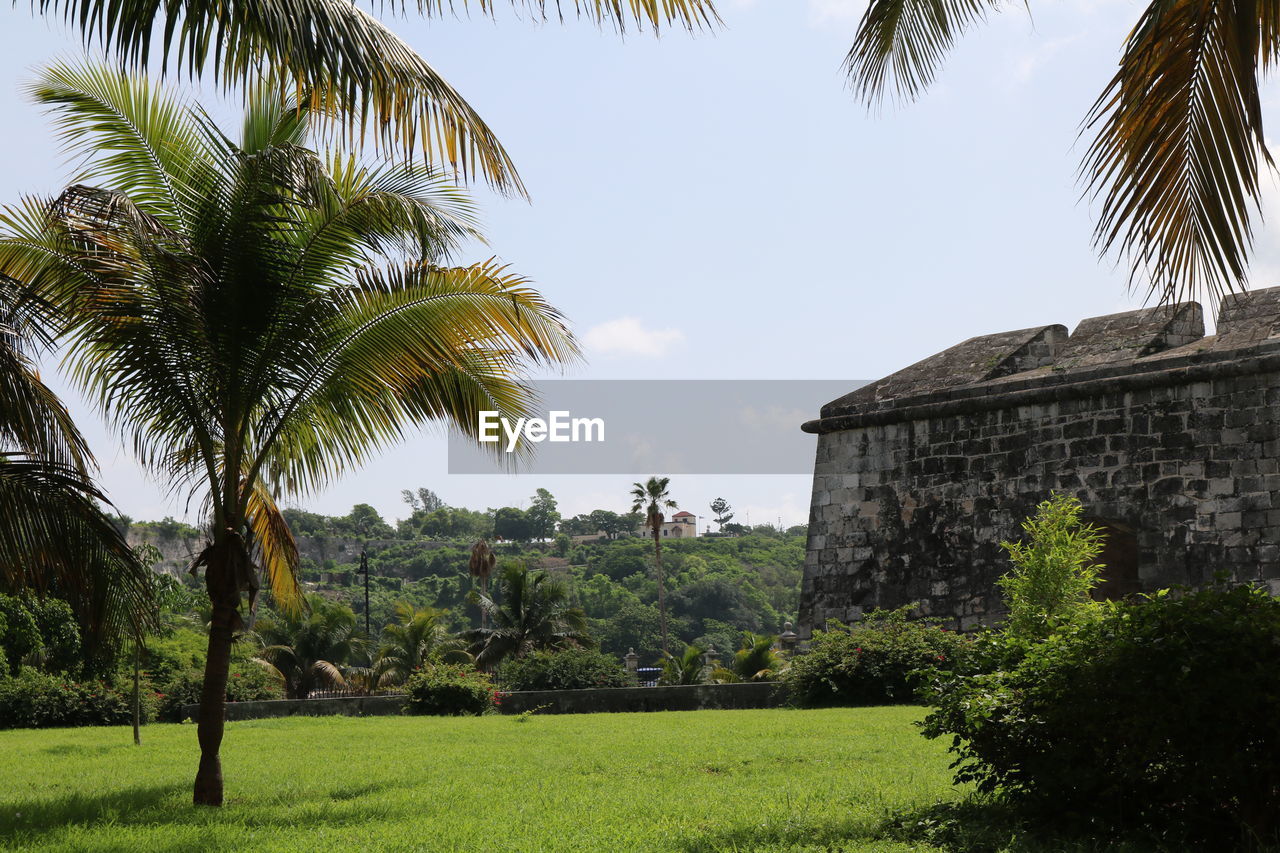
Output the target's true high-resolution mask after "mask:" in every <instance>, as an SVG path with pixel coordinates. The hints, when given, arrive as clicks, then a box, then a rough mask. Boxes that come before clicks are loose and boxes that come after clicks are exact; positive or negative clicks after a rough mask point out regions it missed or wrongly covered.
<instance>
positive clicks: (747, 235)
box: [0, 0, 1280, 526]
mask: <svg viewBox="0 0 1280 853" xmlns="http://www.w3.org/2000/svg"><path fill="white" fill-rule="evenodd" d="M864 5H865V4H864V3H863V2H862V0H722V2H721V4H720V5H719V7H718V8H719V9H720V12H721V15H722V17H723V18H724V21H725V26H724V27H723V28H722V29H719V30H718V31H716V32H714V33H701V34H697V35H693V36H691V35H689V34H686V33H684V32H681V31H675V32H670V33H665V32H664V34H663V35H662V37H661V38H660V39H654V38H653V37H651V36H649V35H648V34H636V33H628V35H627V36H626V38H625V39H623V38H620V37H618V36H617V35H616V34H614V33H612V32H607V31H606V32H602V31H599V30H597V29H595V28H594V27H592V26H591V25H590V24H588V23H586V22H579V21H574V20H569V21H566V22H565V23H564V24H563V25H561V24H559V23H546V24H542V23H538V22H531V21H529V20H528V19H527V17H526V18H523V19H522V18H521V17H520V16H518V15H516V14H514V13H512V12H510V11H508V10H502V11H500V12H499V13H498V15H497V16H496V19H494V20H491V19H488V18H484V17H480V16H478V15H477V16H472V17H471V18H469V19H468V18H465V17H463V18H456V19H453V18H451V19H445V20H438V21H425V20H423V19H421V18H419V17H417V16H416V15H410V16H408V17H404V18H398V17H385V18H384V20H386V21H387V23H388V25H389V26H390V27H391V28H392V29H393V30H394V31H395V32H397V33H398V34H399V35H401V37H403V38H404V39H405V40H406V41H407V42H408V43H409V44H410V45H411V46H412V47H414V48H415V49H416V50H418V51H419V53H420V54H421V55H422V56H424V57H425V58H426V59H427V60H428V61H429V62H430V63H431V64H432V65H433V66H434V67H435V68H437V69H438V70H439V71H440V72H441V73H443V74H444V76H445V77H446V79H448V80H449V81H450V82H451V83H452V84H453V85H454V86H455V87H456V88H457V89H458V90H459V91H460V92H461V93H462V94H463V95H464V96H465V97H466V98H467V99H468V100H469V101H470V103H471V104H472V105H473V106H475V107H476V108H477V109H478V110H479V112H480V114H481V115H482V116H484V117H485V119H486V121H487V122H488V123H489V124H490V126H491V127H492V128H494V130H495V131H496V132H497V134H498V136H499V138H500V139H502V141H503V142H504V144H505V145H506V147H507V149H508V150H509V152H510V153H511V154H512V156H513V158H514V159H515V162H516V164H517V167H518V168H519V170H520V174H521V176H522V177H523V179H524V182H525V184H526V186H527V187H528V189H529V191H530V195H531V197H532V198H531V201H528V202H526V201H524V200H519V199H508V198H502V197H498V196H495V195H494V194H492V193H490V192H488V191H486V190H485V189H484V188H483V187H477V188H475V195H476V198H477V199H478V201H479V202H480V204H481V208H482V211H483V218H484V221H485V224H486V230H487V234H488V236H489V245H488V246H487V247H486V246H474V247H472V248H473V252H472V255H471V258H470V259H473V260H483V259H484V258H487V257H488V256H490V255H497V256H498V257H500V258H501V259H502V260H504V261H506V262H509V263H510V264H511V265H512V266H513V268H514V269H516V270H518V271H520V272H522V273H524V274H525V275H527V276H529V277H530V278H531V279H533V281H534V282H536V284H537V286H538V288H539V289H540V290H541V291H542V292H543V294H544V295H545V296H546V297H547V298H548V299H549V300H550V301H551V302H552V303H553V304H554V305H556V306H557V307H558V308H560V309H561V310H562V311H563V312H564V313H565V314H566V315H567V316H568V317H569V318H570V320H571V322H572V324H573V328H574V330H575V332H576V333H577V334H578V335H579V337H580V339H581V341H582V342H583V345H584V350H585V355H586V364H584V365H583V366H580V367H577V368H575V369H574V370H573V371H572V372H571V374H569V375H570V376H572V377H573V378H584V379H680V378H685V379H690V378H697V379H832V380H848V381H849V384H850V389H852V387H853V386H854V384H855V383H856V382H857V381H858V380H869V379H874V378H877V377H880V376H883V375H886V374H888V373H891V372H893V371H895V370H897V369H899V368H901V367H904V366H906V365H908V364H910V363H912V362H915V361H918V360H920V359H921V358H924V357H926V356H928V355H931V354H932V353H934V352H937V351H939V350H942V349H945V348H946V347H948V346H951V345H952V344H955V343H958V342H960V341H961V340H964V339H966V338H969V337H972V336H974V335H980V334H986V333H991V332H998V331H1004V330H1008V329H1017V328H1025V327H1029V326H1035V325H1043V324H1047V323H1063V324H1065V325H1067V326H1069V327H1074V326H1075V325H1076V324H1077V323H1078V322H1079V321H1080V320H1081V319H1083V318H1086V317H1091V316H1096V315H1100V314H1108V313H1112V312H1116V311H1124V310H1129V309H1131V308H1138V307H1142V305H1143V304H1144V297H1145V294H1144V293H1142V292H1137V293H1133V292H1130V291H1129V289H1128V287H1127V273H1126V270H1125V269H1124V268H1119V267H1117V266H1116V265H1115V262H1114V258H1111V259H1102V260H1100V259H1099V258H1098V257H1097V255H1096V254H1095V252H1094V250H1093V248H1092V246H1091V232H1092V227H1093V215H1094V213H1095V212H1096V210H1095V208H1094V207H1091V205H1090V204H1089V203H1088V201H1087V200H1086V199H1082V198H1081V187H1080V185H1079V183H1078V181H1077V167H1078V164H1079V160H1080V157H1081V155H1082V154H1083V151H1084V149H1085V147H1086V145H1087V138H1081V137H1080V135H1079V133H1080V122H1081V119H1082V118H1083V117H1084V115H1085V113H1086V112H1087V110H1088V108H1089V107H1090V105H1091V104H1092V102H1093V100H1094V99H1095V98H1096V97H1097V95H1098V93H1099V92H1100V91H1101V90H1102V88H1103V86H1104V85H1105V83H1106V81H1107V80H1108V78H1109V77H1110V75H1111V74H1112V73H1113V71H1114V68H1115V64H1116V61H1117V59H1118V57H1119V48H1120V44H1121V41H1122V39H1123V37H1124V35H1125V33H1126V32H1127V31H1128V29H1129V27H1131V26H1132V24H1133V22H1134V21H1135V20H1136V18H1137V16H1138V14H1139V12H1140V11H1141V8H1142V7H1141V5H1140V4H1136V3H1132V2H1113V0H1067V2H1062V3H1055V4H1043V5H1039V6H1035V8H1033V9H1032V14H1028V12H1027V10H1026V9H1023V8H1021V6H1020V4H1009V6H1010V8H1009V10H1008V11H1006V12H1004V13H1003V14H1000V15H996V16H995V17H993V18H992V19H991V20H990V21H989V22H987V23H986V24H984V25H982V26H979V27H976V28H974V29H973V31H972V32H970V33H968V34H966V35H965V36H964V37H963V38H962V39H960V41H959V43H958V44H957V46H956V49H955V50H954V51H953V53H952V55H951V56H950V57H949V59H948V61H947V63H946V64H945V66H944V67H943V68H942V70H941V73H940V74H939V79H938V80H937V81H936V83H935V85H934V86H933V87H932V88H931V89H930V90H929V91H928V92H927V93H926V94H925V95H924V96H923V97H922V98H920V99H919V100H917V101H915V102H914V103H910V104H891V103H890V104H886V105H884V106H883V107H882V108H880V109H878V110H875V111H868V110H867V109H866V108H865V107H864V106H862V105H861V104H860V103H859V102H858V101H857V99H856V98H855V97H854V96H853V94H852V93H851V92H850V91H849V89H848V87H847V86H846V84H845V79H844V77H843V75H842V73H841V69H840V65H841V61H842V60H843V57H844V54H845V52H846V51H847V50H848V46H849V43H850V42H851V40H852V37H853V34H854V31H855V29H856V25H857V20H858V16H859V15H860V14H861V12H862V9H863V8H864ZM1033 5H1034V4H1033ZM0 22H2V23H0V116H3V117H4V118H3V123H2V124H0V164H2V165H0V202H11V201H14V200H16V199H17V198H19V197H20V196H21V195H22V194H24V193H46V194H47V193H54V192H56V191H57V190H58V189H60V188H61V187H62V186H63V185H64V184H65V183H66V179H67V178H68V176H69V168H68V165H67V164H66V162H65V160H64V157H63V156H62V155H61V154H60V153H59V151H58V150H57V147H56V145H55V143H54V142H53V141H52V134H51V132H50V127H49V124H48V122H47V120H46V119H45V117H44V116H42V115H41V114H40V112H39V110H38V109H37V108H36V107H35V106H33V105H32V104H30V103H29V102H28V101H27V99H26V98H25V96H24V94H23V92H22V89H21V85H22V82H23V81H28V80H30V79H31V78H32V76H33V74H34V72H35V70H36V69H37V68H39V67H40V65H41V64H42V63H45V62H47V61H49V60H50V59H53V58H76V57H78V56H79V55H80V54H81V52H82V50H81V47H80V42H79V40H78V36H76V35H75V34H73V33H70V32H68V31H66V30H65V29H63V28H62V27H61V25H60V24H57V23H55V22H54V21H52V20H42V19H39V18H36V17H33V16H32V15H31V13H30V12H29V11H27V10H26V8H25V7H23V6H22V5H19V6H18V7H16V8H9V9H4V10H0ZM193 91H194V92H195V93H196V94H197V95H201V96H203V97H204V98H205V100H206V101H213V100H214V98H213V96H212V95H209V94H208V93H207V92H206V93H200V92H199V91H198V90H193ZM1277 100H1280V99H1278V98H1277V92H1276V91H1275V89H1274V87H1268V89H1267V90H1266V92H1265V97H1264V110H1267V111H1268V113H1269V114H1274V112H1275V111H1274V109H1273V108H1274V107H1275V106H1276V105H1277ZM220 109H222V110H223V112H222V113H220V114H224V115H230V114H232V112H231V111H230V107H229V106H226V105H224V106H223V107H221V108H220ZM1264 181H1265V184H1266V202H1265V207H1266V209H1267V210H1271V209H1273V208H1274V209H1276V210H1277V211H1280V193H1278V191H1277V189H1276V186H1275V181H1274V180H1271V179H1269V178H1267V179H1264ZM1274 220H1275V217H1274V216H1273V217H1271V221H1274ZM1253 273H1254V275H1253V286H1255V287H1265V286H1270V285H1272V284H1277V283H1280V232H1276V231H1274V230H1271V231H1268V230H1267V229H1265V228H1264V229H1262V230H1261V232H1260V234H1259V238H1258V244H1257V252H1256V258H1255V264H1254V268H1253ZM48 371H49V380H50V382H51V384H53V385H54V386H55V387H56V388H57V389H58V391H59V392H60V393H61V394H63V396H64V399H66V400H67V401H68V405H69V406H70V407H71V409H72V412H73V414H74V415H75V416H76V417H77V419H78V421H79V422H80V423H81V424H82V426H83V428H84V430H85V432H86V434H87V436H88V438H89V440H90V442H91V445H92V446H93V448H94V450H95V452H96V454H97V456H98V459H99V463H100V465H101V467H102V475H101V479H102V482H103V483H104V485H105V487H106V489H107V491H108V493H109V496H110V497H111V499H112V500H113V502H114V503H115V505H116V506H117V507H118V508H119V509H120V510H121V511H122V512H124V513H126V514H128V515H130V516H132V517H134V518H137V519H152V518H159V517H162V516H165V515H174V516H176V517H179V518H183V517H185V518H187V519H188V520H194V518H193V512H192V509H193V507H188V506H187V505H186V503H185V502H184V501H183V500H182V499H181V497H180V496H174V495H171V494H169V493H168V492H167V491H166V489H165V488H164V484H162V483H155V482H153V481H151V480H149V479H148V478H147V476H146V475H145V473H144V472H142V471H141V470H140V469H139V468H138V466H137V465H136V464H135V463H134V462H133V461H132V459H131V458H130V456H129V455H128V453H127V452H126V451H125V450H124V449H123V448H122V447H121V445H120V443H119V442H118V441H117V439H116V438H115V437H114V435H113V434H112V433H111V432H110V431H108V429H107V428H106V427H105V426H104V425H103V424H102V423H101V422H100V421H99V420H98V418H97V416H96V414H95V413H94V412H93V411H92V410H91V409H90V408H89V407H88V406H87V405H86V404H85V402H84V401H83V400H82V399H80V397H79V396H78V395H77V394H76V392H75V389H73V388H71V387H69V386H68V385H67V384H66V383H65V382H64V381H63V380H62V379H61V378H60V377H58V376H57V375H56V365H54V364H50V365H49V366H48ZM825 402H827V401H826V400H820V399H815V400H813V401H812V406H811V409H812V414H811V416H812V417H816V416H817V411H818V408H819V407H820V406H821V405H822V404H823V403H825ZM729 426H730V427H731V425H729ZM795 440H796V441H797V442H806V441H807V442H812V441H813V439H812V437H809V436H806V435H804V434H802V433H800V431H799V424H798V423H797V424H796V432H795ZM652 473H655V474H658V473H662V472H657V471H655V472H652ZM634 479H636V477H633V476H625V475H618V476H602V475H577V476H570V475H561V476H536V477H534V476H518V475H497V474H495V475H449V474H448V473H447V463H446V458H445V440H444V438H443V432H442V430H441V429H439V428H427V429H425V430H423V431H422V432H421V433H419V434H415V435H413V436H411V437H410V438H408V439H407V440H406V441H404V442H403V443H401V444H399V445H396V446H394V447H390V448H388V449H387V450H386V451H385V452H384V453H382V454H381V456H380V457H379V458H378V459H376V460H374V461H373V462H371V463H370V464H368V465H367V466H365V467H364V468H363V469H361V470H358V471H352V472H350V473H349V474H348V475H347V476H345V477H344V478H343V479H342V480H340V481H339V482H337V483H335V484H334V485H333V486H332V487H331V488H329V489H327V490H325V491H324V492H322V493H318V494H314V495H307V496H301V497H298V498H296V499H293V500H291V501H289V502H288V503H290V504H292V505H296V506H304V507H306V508H309V509H313V510H315V511H319V512H325V513H329V514H341V513H345V512H346V511H347V510H348V509H349V508H350V507H351V505H352V504H354V503H359V502H365V503H370V504H373V505H374V506H375V507H377V508H378V509H379V511H381V512H382V513H383V514H384V515H385V516H387V517H388V518H396V517H401V516H404V515H405V514H407V513H406V510H407V508H406V507H405V506H404V505H403V504H402V503H401V502H400V498H399V493H400V490H401V489H405V488H416V487H419V486H426V487H428V488H431V489H432V490H434V491H435V492H437V493H438V494H439V495H440V496H441V497H442V498H444V500H445V501H446V502H448V503H450V504H452V505H456V506H468V507H473V508H483V507H496V506H504V505H516V506H522V505H523V506H527V504H528V499H529V497H530V496H531V495H532V494H533V493H534V490H535V489H537V488H539V487H545V488H548V489H550V491H551V492H552V493H553V494H554V495H555V496H556V497H557V499H558V500H559V502H560V509H561V512H562V513H563V514H564V515H566V516H568V515H573V514H576V513H579V512H587V511H590V510H592V509H595V508H607V509H614V510H616V511H622V510H625V509H627V508H628V507H627V497H626V496H627V492H628V491H629V489H630V485H631V482H632V480H634ZM809 489H810V478H809V477H807V476H802V475H790V476H781V475H779V476H747V475H734V476H693V475H689V476H686V477H682V478H677V479H675V480H673V482H672V493H673V496H674V497H675V498H676V500H677V501H678V502H679V504H680V506H681V507H682V508H687V509H689V510H690V511H693V512H695V513H697V514H698V515H700V516H703V517H704V521H703V522H702V526H705V524H706V520H705V519H706V518H707V517H709V516H710V512H709V510H708V509H707V505H708V504H709V503H710V501H711V500H712V499H713V498H715V497H717V496H723V497H725V498H726V499H728V500H729V502H730V503H732V504H733V505H734V507H735V508H736V510H737V512H738V519H737V520H747V519H748V517H749V520H750V522H751V523H757V524H758V523H762V522H769V523H776V522H777V521H778V520H781V521H782V523H783V524H785V525H791V524H798V523H802V522H804V521H805V520H806V518H807V516H808V502H809Z"/></svg>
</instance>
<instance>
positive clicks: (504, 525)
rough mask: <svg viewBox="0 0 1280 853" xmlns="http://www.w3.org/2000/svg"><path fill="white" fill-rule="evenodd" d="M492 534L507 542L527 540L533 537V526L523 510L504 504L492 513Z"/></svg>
mask: <svg viewBox="0 0 1280 853" xmlns="http://www.w3.org/2000/svg"><path fill="white" fill-rule="evenodd" d="M493 535H494V536H496V537H498V538H499V539H505V540H507V541H509V542H528V541H529V540H530V539H532V538H533V526H532V525H531V524H530V523H529V516H528V515H527V514H526V513H525V511H524V510H522V509H519V508H518V507H514V506H504V507H502V508H501V509H499V510H498V511H497V512H496V513H494V516H493Z"/></svg>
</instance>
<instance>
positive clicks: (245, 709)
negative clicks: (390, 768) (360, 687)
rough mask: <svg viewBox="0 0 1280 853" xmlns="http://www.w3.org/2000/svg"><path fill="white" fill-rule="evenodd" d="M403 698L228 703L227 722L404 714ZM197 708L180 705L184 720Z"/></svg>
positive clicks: (193, 717)
mask: <svg viewBox="0 0 1280 853" xmlns="http://www.w3.org/2000/svg"><path fill="white" fill-rule="evenodd" d="M406 698H407V697H405V696H343V697H341V698H338V699H271V700H268V701H264V702H228V703H227V716H226V718H227V719H228V720H261V719H265V718H268V717H388V716H395V715H396V714H403V713H404V703H405V699H406ZM199 712H200V706H199V705H183V706H182V716H183V719H187V718H190V719H192V720H195V719H198V715H199Z"/></svg>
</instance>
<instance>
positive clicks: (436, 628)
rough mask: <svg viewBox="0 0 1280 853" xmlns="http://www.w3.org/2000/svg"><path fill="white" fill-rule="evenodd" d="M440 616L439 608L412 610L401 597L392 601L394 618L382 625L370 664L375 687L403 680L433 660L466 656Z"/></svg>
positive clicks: (466, 658)
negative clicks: (375, 650) (379, 643)
mask: <svg viewBox="0 0 1280 853" xmlns="http://www.w3.org/2000/svg"><path fill="white" fill-rule="evenodd" d="M444 617H445V614H444V613H443V612H442V611H439V610H434V609H432V608H429V607H424V608H422V609H420V610H415V609H414V608H413V607H412V606H411V605H409V604H406V603H405V602H403V601H402V602H400V603H399V604H397V605H396V621H395V622H393V623H391V624H390V625H388V626H386V627H385V628H383V629H382V644H381V645H380V646H379V647H378V654H377V658H376V660H375V661H374V665H373V674H374V677H375V680H376V684H377V685H378V686H379V687H393V686H395V685H397V684H403V683H404V682H406V681H408V679H409V676H410V675H411V674H413V671H414V670H415V669H418V668H419V667H421V666H422V665H423V664H425V663H429V662H431V661H434V660H443V661H445V662H447V663H465V662H467V661H469V660H470V656H469V655H468V654H467V653H466V652H465V651H464V650H463V645H462V642H461V641H460V640H458V639H456V638H455V637H454V636H453V635H452V634H450V633H449V631H448V629H447V628H446V627H445V620H444Z"/></svg>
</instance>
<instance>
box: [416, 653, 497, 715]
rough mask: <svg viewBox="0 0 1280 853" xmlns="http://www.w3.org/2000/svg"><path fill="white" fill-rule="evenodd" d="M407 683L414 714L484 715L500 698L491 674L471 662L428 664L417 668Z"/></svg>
mask: <svg viewBox="0 0 1280 853" xmlns="http://www.w3.org/2000/svg"><path fill="white" fill-rule="evenodd" d="M405 686H406V689H407V690H408V691H409V705H408V707H409V712H410V713H411V714H438V715H444V716H468V715H476V714H483V713H484V712H485V711H489V710H492V709H493V708H494V707H496V705H497V704H498V702H499V701H500V695H499V693H498V691H497V690H496V689H495V688H494V686H493V681H492V679H490V678H489V675H488V674H487V673H483V672H479V671H477V670H476V669H475V668H474V667H472V666H470V665H467V664H446V663H436V664H428V665H426V666H423V667H420V668H418V669H416V670H414V672H413V674H412V675H411V676H409V681H408V683H407V684H406V685H405Z"/></svg>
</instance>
